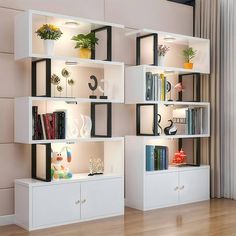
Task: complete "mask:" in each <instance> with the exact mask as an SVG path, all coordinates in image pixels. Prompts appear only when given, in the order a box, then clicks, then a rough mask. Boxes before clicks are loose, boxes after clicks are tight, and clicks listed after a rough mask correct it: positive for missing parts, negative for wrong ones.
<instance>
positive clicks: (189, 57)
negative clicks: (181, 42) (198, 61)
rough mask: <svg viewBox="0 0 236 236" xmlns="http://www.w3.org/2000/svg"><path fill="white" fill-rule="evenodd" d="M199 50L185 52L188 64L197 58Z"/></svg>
mask: <svg viewBox="0 0 236 236" xmlns="http://www.w3.org/2000/svg"><path fill="white" fill-rule="evenodd" d="M196 53H197V50H194V49H193V48H192V47H190V48H187V49H184V50H183V56H184V59H185V61H186V62H187V63H190V61H191V60H192V59H193V58H194V57H195V56H196Z"/></svg>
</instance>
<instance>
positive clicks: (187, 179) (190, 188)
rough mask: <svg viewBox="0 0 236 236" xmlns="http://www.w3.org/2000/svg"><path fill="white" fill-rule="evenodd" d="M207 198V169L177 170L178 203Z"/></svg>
mask: <svg viewBox="0 0 236 236" xmlns="http://www.w3.org/2000/svg"><path fill="white" fill-rule="evenodd" d="M208 199H209V169H208V168H204V169H198V168H197V167H196V169H195V170H189V171H180V172H179V200H180V203H190V202H197V201H203V200H208Z"/></svg>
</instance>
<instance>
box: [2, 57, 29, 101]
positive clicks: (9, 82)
mask: <svg viewBox="0 0 236 236" xmlns="http://www.w3.org/2000/svg"><path fill="white" fill-rule="evenodd" d="M30 73H31V69H30V62H29V61H28V62H19V61H15V60H14V55H13V54H4V53H0V97H20V96H29V95H30V93H31V81H30V76H31V75H30Z"/></svg>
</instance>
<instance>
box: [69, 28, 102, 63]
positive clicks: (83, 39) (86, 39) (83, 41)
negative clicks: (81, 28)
mask: <svg viewBox="0 0 236 236" xmlns="http://www.w3.org/2000/svg"><path fill="white" fill-rule="evenodd" d="M71 40H74V41H76V45H75V48H79V57H80V58H86V59H90V58H91V50H92V49H95V45H96V44H98V38H96V36H95V33H94V32H91V33H89V34H78V35H75V36H73V37H72V39H71Z"/></svg>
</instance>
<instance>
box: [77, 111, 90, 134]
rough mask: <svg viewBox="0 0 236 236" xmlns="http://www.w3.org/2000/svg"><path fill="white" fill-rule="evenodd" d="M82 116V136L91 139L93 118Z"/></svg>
mask: <svg viewBox="0 0 236 236" xmlns="http://www.w3.org/2000/svg"><path fill="white" fill-rule="evenodd" d="M80 116H81V119H82V122H83V124H82V127H81V129H80V136H81V137H82V138H89V137H90V134H91V129H92V121H91V118H90V117H89V116H85V115H82V114H81V115H80Z"/></svg>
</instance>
